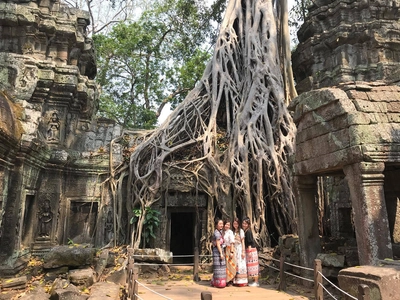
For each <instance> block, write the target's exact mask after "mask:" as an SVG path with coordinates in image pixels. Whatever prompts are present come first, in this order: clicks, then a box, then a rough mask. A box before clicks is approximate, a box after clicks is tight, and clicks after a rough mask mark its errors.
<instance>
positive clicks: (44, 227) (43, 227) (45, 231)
mask: <svg viewBox="0 0 400 300" xmlns="http://www.w3.org/2000/svg"><path fill="white" fill-rule="evenodd" d="M52 224H53V213H52V212H51V206H50V201H49V200H45V201H44V202H43V204H42V207H41V209H40V212H39V236H40V237H50V233H51V228H52Z"/></svg>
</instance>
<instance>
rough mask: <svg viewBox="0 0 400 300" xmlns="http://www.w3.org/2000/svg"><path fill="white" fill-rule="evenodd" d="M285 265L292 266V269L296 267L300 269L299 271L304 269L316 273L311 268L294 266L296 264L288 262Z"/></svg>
mask: <svg viewBox="0 0 400 300" xmlns="http://www.w3.org/2000/svg"><path fill="white" fill-rule="evenodd" d="M285 264H287V265H289V266H292V267H295V268H299V269H303V270H307V271H312V272H314V269H311V268H307V267H303V266H298V265H294V264H291V263H288V262H285Z"/></svg>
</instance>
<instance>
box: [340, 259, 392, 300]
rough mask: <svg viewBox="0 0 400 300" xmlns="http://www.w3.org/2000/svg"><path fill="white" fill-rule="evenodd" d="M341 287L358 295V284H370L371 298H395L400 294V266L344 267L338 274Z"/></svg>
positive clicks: (373, 299)
mask: <svg viewBox="0 0 400 300" xmlns="http://www.w3.org/2000/svg"><path fill="white" fill-rule="evenodd" d="M338 280H339V287H340V288H341V289H343V290H344V291H346V292H347V293H349V294H350V295H352V296H354V297H357V295H358V286H359V285H360V284H365V285H368V287H369V288H370V299H371V300H393V299H398V296H399V295H400V267H398V266H358V267H351V268H347V269H342V270H341V271H340V272H339V276H338Z"/></svg>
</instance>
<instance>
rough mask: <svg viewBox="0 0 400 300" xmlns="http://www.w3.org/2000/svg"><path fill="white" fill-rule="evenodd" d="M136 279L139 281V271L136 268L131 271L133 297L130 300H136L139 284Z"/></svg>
mask: <svg viewBox="0 0 400 300" xmlns="http://www.w3.org/2000/svg"><path fill="white" fill-rule="evenodd" d="M138 279H139V270H138V269H137V268H135V269H133V297H132V298H131V299H132V300H138V297H137V295H138V294H139V293H138V290H139V284H138Z"/></svg>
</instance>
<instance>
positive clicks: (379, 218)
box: [291, 0, 400, 266]
mask: <svg viewBox="0 0 400 300" xmlns="http://www.w3.org/2000/svg"><path fill="white" fill-rule="evenodd" d="M399 7H400V1H348V0H334V1H333V0H331V1H330V0H321V1H315V5H314V6H312V7H310V9H309V15H308V17H307V19H306V20H305V22H304V24H303V26H302V27H301V29H300V31H299V33H298V36H299V41H300V44H299V46H298V47H297V49H296V51H295V53H294V55H293V68H294V73H295V79H296V82H297V88H298V90H299V92H300V93H301V94H300V96H299V97H297V98H296V99H295V101H294V102H293V103H292V104H291V109H292V110H293V111H294V120H295V122H296V125H297V127H298V133H297V142H296V155H295V159H294V160H295V162H294V170H295V181H296V192H297V205H298V216H299V237H300V246H301V253H302V257H301V260H302V263H303V264H304V265H308V266H310V265H312V263H313V260H314V259H315V258H316V256H317V254H318V253H319V252H321V241H320V236H319V230H318V227H319V226H318V225H319V224H318V222H319V220H318V217H317V208H316V207H317V205H316V198H317V191H318V184H317V182H318V180H317V179H318V178H321V177H324V176H325V177H326V176H328V177H335V178H337V181H338V182H339V181H341V182H343V184H344V185H345V189H344V190H343V191H344V192H343V193H341V194H339V193H338V198H337V201H335V202H334V203H333V205H331V207H330V209H331V222H333V223H335V224H340V223H341V224H347V225H346V227H347V228H343V227H342V228H340V227H339V226H336V227H335V226H333V230H334V231H335V234H337V235H340V234H343V233H345V234H347V235H351V232H352V230H354V231H355V237H356V244H357V249H358V260H359V263H360V264H361V265H369V264H372V265H374V264H377V263H378V261H379V260H381V259H385V258H392V257H393V250H394V249H396V248H397V247H398V246H397V245H398V243H399V242H400V240H399V224H400V223H399V220H400V219H399V217H400V214H399V197H400V188H399V185H398V183H397V180H398V178H399V176H400V173H399V166H400V134H399V133H400V118H399V110H400V87H399V82H400V77H399V72H398V71H399V70H400V47H399V46H400V22H399V13H400V11H399ZM351 228H353V229H351ZM349 229H350V230H349Z"/></svg>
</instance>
